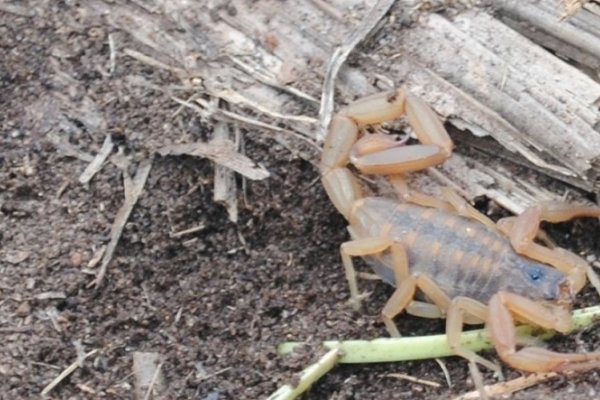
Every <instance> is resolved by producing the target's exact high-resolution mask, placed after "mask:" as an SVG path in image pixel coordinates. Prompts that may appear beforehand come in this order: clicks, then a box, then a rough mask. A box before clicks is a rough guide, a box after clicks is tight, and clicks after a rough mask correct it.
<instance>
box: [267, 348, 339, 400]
mask: <svg viewBox="0 0 600 400" xmlns="http://www.w3.org/2000/svg"><path fill="white" fill-rule="evenodd" d="M340 355H341V351H340V350H336V349H333V350H329V351H328V352H327V353H326V354H325V355H324V356H323V357H321V359H320V360H319V361H317V362H316V363H315V364H312V365H310V366H309V367H308V368H306V369H305V370H304V371H302V373H300V379H299V381H298V382H297V384H296V385H295V386H292V385H290V384H287V385H283V386H282V387H280V388H279V389H278V390H277V391H276V392H275V393H273V394H272V395H270V396H269V398H268V399H267V400H293V399H295V398H296V397H298V396H299V395H301V394H302V393H304V391H305V390H307V389H308V388H309V387H310V386H311V385H312V384H313V383H315V382H316V381H317V380H319V378H321V377H322V376H323V375H325V374H326V373H327V372H329V370H330V369H332V368H333V367H335V365H336V364H337V362H338V359H339V358H340Z"/></svg>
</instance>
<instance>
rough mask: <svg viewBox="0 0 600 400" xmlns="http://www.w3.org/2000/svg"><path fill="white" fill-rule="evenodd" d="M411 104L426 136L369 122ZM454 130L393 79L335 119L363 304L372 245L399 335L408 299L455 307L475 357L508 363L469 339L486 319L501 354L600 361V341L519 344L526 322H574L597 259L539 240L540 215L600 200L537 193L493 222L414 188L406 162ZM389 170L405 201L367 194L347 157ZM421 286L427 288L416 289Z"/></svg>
mask: <svg viewBox="0 0 600 400" xmlns="http://www.w3.org/2000/svg"><path fill="white" fill-rule="evenodd" d="M403 115H406V118H407V120H408V123H409V125H410V126H411V127H412V129H413V130H414V132H415V134H416V137H417V139H418V140H419V142H420V144H414V145H408V146H400V145H398V142H397V141H395V140H394V139H393V138H392V137H391V136H390V135H385V134H383V133H373V134H363V133H364V128H365V127H366V126H369V125H373V124H380V123H384V122H388V121H392V120H394V119H396V118H399V117H401V116H403ZM452 148H453V143H452V140H451V139H450V137H449V135H448V133H447V132H446V130H445V128H444V126H443V125H442V123H441V121H440V120H439V118H438V117H437V115H436V114H435V113H434V112H433V110H431V108H430V107H429V106H428V105H427V104H426V103H425V102H423V101H422V100H421V99H419V98H418V97H415V96H413V95H411V94H407V93H405V92H404V91H403V90H394V91H391V92H386V93H379V94H375V95H372V96H368V97H365V98H362V99H359V100H357V101H356V102H354V103H352V104H350V105H348V106H347V107H345V108H343V109H342V110H341V111H340V112H339V113H338V114H336V115H335V116H334V117H333V120H332V122H331V124H330V127H329V130H328V133H327V137H326V139H325V144H324V148H323V155H322V160H321V165H320V168H321V173H322V181H323V185H324V187H325V190H326V192H327V194H328V196H329V198H330V199H331V201H332V203H333V204H334V206H335V207H336V208H337V209H338V210H339V212H340V213H341V214H343V216H344V217H345V218H346V220H347V221H348V224H349V226H348V230H349V232H350V235H351V240H350V241H347V242H345V243H343V244H342V245H341V248H340V252H341V256H342V262H343V265H344V268H345V273H346V277H347V279H348V283H349V286H350V296H351V302H352V303H353V304H354V306H355V308H356V309H359V308H360V301H361V296H360V295H359V291H358V288H357V282H356V273H355V270H354V267H353V263H352V257H357V256H360V257H364V258H365V259H366V260H367V262H368V263H369V264H370V265H372V267H373V268H374V270H375V272H376V273H377V274H378V275H379V276H380V277H381V278H382V279H383V280H384V281H386V282H388V283H390V284H392V285H394V286H395V291H394V293H393V295H392V296H391V298H390V299H389V300H388V301H387V303H386V304H385V306H384V308H383V310H382V312H381V316H382V319H383V321H384V323H385V326H386V328H387V330H388V331H389V333H390V334H391V335H392V336H399V331H398V329H397V327H396V325H395V323H394V322H393V319H394V317H395V316H397V315H398V314H399V313H400V312H401V311H403V310H405V311H406V312H408V313H410V314H413V315H416V316H421V317H426V318H446V333H447V337H448V344H449V347H450V348H451V349H452V351H453V352H454V353H456V354H457V355H459V356H462V357H464V358H466V359H467V360H469V361H470V362H475V363H479V364H481V365H484V366H486V367H488V368H490V369H492V370H494V371H497V372H499V367H498V366H497V365H496V364H494V363H492V362H490V361H488V360H486V359H485V358H483V357H480V356H479V355H477V354H476V353H475V352H473V351H471V350H469V349H467V348H465V347H463V346H462V345H461V343H460V335H461V332H462V330H463V325H464V324H482V323H485V325H486V329H487V330H488V332H489V336H490V339H491V341H492V343H493V344H494V346H495V348H496V351H497V353H498V355H499V356H500V358H501V359H502V360H504V361H505V362H506V363H507V364H509V365H511V366H512V367H514V368H517V369H520V370H524V371H539V372H541V371H561V370H575V369H586V368H591V367H595V366H599V365H600V352H594V353H587V354H578V353H557V352H553V351H549V350H546V349H543V348H539V347H533V346H529V347H527V346H526V347H522V348H518V347H517V339H516V333H515V323H516V322H518V323H527V324H531V325H534V326H539V327H542V328H546V329H554V330H556V331H558V332H561V333H567V332H568V331H569V330H570V327H571V314H570V311H571V304H572V301H573V297H574V295H575V294H576V293H578V292H579V291H580V290H581V289H582V288H583V286H584V285H585V283H586V271H587V273H591V272H590V271H591V269H590V268H587V267H588V266H587V264H586V262H585V261H584V260H583V259H582V258H581V257H579V256H577V255H576V254H574V253H571V252H569V251H567V250H565V249H562V248H558V247H556V248H552V249H551V248H548V247H545V246H542V245H540V244H538V243H536V242H535V241H534V239H535V238H536V236H537V234H538V232H539V225H540V222H541V221H547V222H553V223H555V222H561V221H566V220H569V219H572V218H577V217H598V216H600V209H599V208H594V207H585V206H573V205H569V204H564V203H558V202H549V203H544V204H540V205H537V206H535V207H532V208H529V209H527V210H526V211H524V212H523V213H522V214H521V215H519V216H518V217H508V218H504V219H502V220H500V221H498V223H494V222H493V221H491V220H490V219H489V218H488V217H486V216H485V215H483V214H481V213H479V212H478V211H477V210H476V209H475V208H473V207H472V206H471V205H470V204H469V203H468V202H467V201H465V200H464V199H463V198H461V197H460V196H459V195H458V194H456V193H455V192H453V191H452V190H449V189H444V190H443V195H442V197H441V198H437V197H433V196H430V195H426V194H423V193H419V192H416V191H413V190H410V189H409V188H408V186H407V184H406V182H405V180H404V178H403V176H404V174H406V173H408V172H412V171H417V170H421V169H425V168H428V167H432V166H435V165H438V164H440V163H442V162H444V160H446V159H447V158H448V157H450V155H451V152H452ZM349 164H352V165H354V166H355V167H356V169H358V170H359V171H360V172H362V173H365V174H381V175H385V176H386V177H388V178H389V180H390V182H391V183H392V185H393V186H394V188H395V190H396V191H397V192H398V194H399V198H400V201H397V200H394V199H389V198H384V197H365V196H364V195H363V188H362V187H361V185H360V184H359V181H358V179H357V178H356V177H355V176H354V175H353V173H352V171H351V170H350V169H349V168H348V165H349ZM415 295H417V298H416V299H415Z"/></svg>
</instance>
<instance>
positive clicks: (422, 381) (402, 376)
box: [385, 373, 442, 388]
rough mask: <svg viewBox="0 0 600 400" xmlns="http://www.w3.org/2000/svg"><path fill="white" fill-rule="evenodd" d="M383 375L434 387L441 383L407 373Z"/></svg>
mask: <svg viewBox="0 0 600 400" xmlns="http://www.w3.org/2000/svg"><path fill="white" fill-rule="evenodd" d="M385 376H386V377H387V378H396V379H402V380H405V381H409V382H413V383H418V384H421V385H427V386H431V387H434V388H439V387H440V386H442V385H440V384H439V383H437V382H434V381H430V380H427V379H421V378H417V377H414V376H411V375H407V374H400V373H393V374H387V375H385Z"/></svg>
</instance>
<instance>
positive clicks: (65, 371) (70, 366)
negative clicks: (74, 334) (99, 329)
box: [41, 350, 98, 396]
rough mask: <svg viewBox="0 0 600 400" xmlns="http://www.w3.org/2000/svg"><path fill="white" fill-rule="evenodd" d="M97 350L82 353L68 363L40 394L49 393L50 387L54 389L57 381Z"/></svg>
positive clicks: (60, 380)
mask: <svg viewBox="0 0 600 400" xmlns="http://www.w3.org/2000/svg"><path fill="white" fill-rule="evenodd" d="M97 352H98V350H92V351H90V352H89V353H86V354H84V355H83V357H81V359H78V360H77V361H75V362H74V363H73V364H71V365H69V366H68V367H67V368H66V369H65V370H64V371H63V372H61V373H60V374H59V375H58V376H57V377H56V378H54V379H53V380H52V382H50V383H49V384H48V385H47V386H46V387H45V388H44V389H43V390H42V393H41V395H42V396H46V395H47V394H48V393H50V391H51V390H52V389H54V388H55V387H56V385H58V384H59V383H61V382H62V381H63V380H64V379H65V378H66V377H67V376H69V375H71V374H72V373H73V371H75V370H76V369H77V368H79V367H81V363H82V362H83V360H85V359H86V358H88V357H90V356H92V355H94V354H96V353H97Z"/></svg>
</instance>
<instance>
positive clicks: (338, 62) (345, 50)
mask: <svg viewBox="0 0 600 400" xmlns="http://www.w3.org/2000/svg"><path fill="white" fill-rule="evenodd" d="M394 3H395V0H379V1H378V2H377V4H375V6H374V7H373V8H372V9H371V12H370V13H369V14H368V15H367V16H366V17H365V19H364V20H363V21H362V22H361V24H360V25H359V26H358V27H357V28H356V29H355V30H354V31H353V32H352V34H351V35H350V36H348V39H347V40H346V41H345V42H344V43H342V45H341V46H340V47H338V48H336V49H335V51H334V52H333V55H332V56H331V58H330V59H329V63H328V64H327V73H326V75H325V81H324V82H323V93H322V95H321V109H320V110H319V119H320V122H321V132H319V135H318V139H323V138H324V137H325V129H327V126H329V121H330V120H331V114H332V113H333V92H334V89H335V80H336V78H337V75H338V72H339V71H340V68H341V67H342V65H343V64H344V62H345V61H346V59H347V58H348V56H349V55H350V53H351V52H352V50H354V48H355V47H356V46H357V45H358V44H359V43H360V42H362V41H363V40H364V39H365V38H366V37H367V36H368V35H369V34H370V33H371V32H372V31H373V29H375V27H376V26H377V24H378V23H379V21H380V20H381V19H382V18H383V16H384V15H385V14H387V12H388V11H389V9H390V7H392V5H393V4H394Z"/></svg>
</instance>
